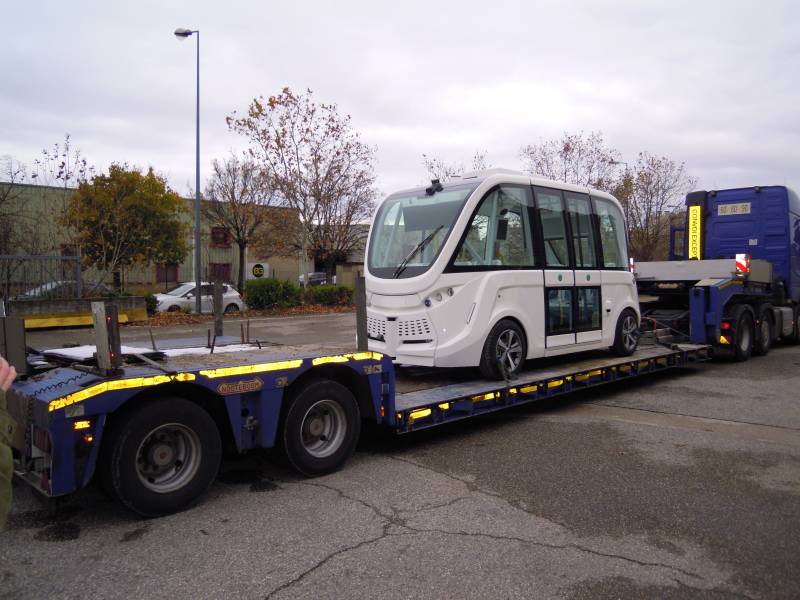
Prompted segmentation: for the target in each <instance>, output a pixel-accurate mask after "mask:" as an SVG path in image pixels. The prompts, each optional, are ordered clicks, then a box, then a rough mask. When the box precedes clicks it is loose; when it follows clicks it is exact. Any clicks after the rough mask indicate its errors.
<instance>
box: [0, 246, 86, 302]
mask: <svg viewBox="0 0 800 600" xmlns="http://www.w3.org/2000/svg"><path fill="white" fill-rule="evenodd" d="M85 288H86V285H85V282H84V281H83V278H82V274H81V264H80V259H79V258H78V257H77V256H33V255H25V254H20V255H7V254H0V298H2V299H3V300H6V301H8V300H70V299H74V298H81V297H83V295H84V292H85V291H86V289H85Z"/></svg>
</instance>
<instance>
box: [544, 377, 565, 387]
mask: <svg viewBox="0 0 800 600" xmlns="http://www.w3.org/2000/svg"><path fill="white" fill-rule="evenodd" d="M561 385H564V380H563V379H556V380H555V381H548V382H547V387H549V388H556V387H559V386H561Z"/></svg>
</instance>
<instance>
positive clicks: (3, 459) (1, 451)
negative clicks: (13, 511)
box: [0, 356, 17, 530]
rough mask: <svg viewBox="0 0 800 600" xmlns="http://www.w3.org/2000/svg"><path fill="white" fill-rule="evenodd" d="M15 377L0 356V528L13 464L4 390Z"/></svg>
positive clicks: (8, 501) (11, 430)
mask: <svg viewBox="0 0 800 600" xmlns="http://www.w3.org/2000/svg"><path fill="white" fill-rule="evenodd" d="M16 377H17V372H16V371H15V370H14V367H11V366H9V365H8V363H7V362H6V361H5V359H4V358H3V357H2V356H0V530H2V529H4V528H5V526H6V516H7V515H8V510H9V508H11V476H12V474H13V472H14V464H13V461H12V458H11V436H12V435H13V434H14V421H13V420H12V419H11V416H10V415H9V414H8V410H6V391H7V390H8V388H10V387H11V384H12V382H13V381H14V379H15V378H16Z"/></svg>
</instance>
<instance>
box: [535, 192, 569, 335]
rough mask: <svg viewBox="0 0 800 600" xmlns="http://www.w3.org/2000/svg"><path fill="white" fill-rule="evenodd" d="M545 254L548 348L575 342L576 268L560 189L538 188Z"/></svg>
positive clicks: (537, 201)
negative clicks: (573, 262) (574, 267)
mask: <svg viewBox="0 0 800 600" xmlns="http://www.w3.org/2000/svg"><path fill="white" fill-rule="evenodd" d="M534 191H535V194H536V210H537V213H538V217H539V218H538V221H539V227H540V230H541V236H540V240H541V244H542V253H543V256H544V268H545V271H544V285H545V289H544V304H545V319H544V321H545V347H546V348H548V349H552V348H560V347H567V346H573V345H575V271H574V269H573V268H572V261H571V258H570V254H571V252H570V247H569V243H568V235H567V220H566V215H565V212H564V201H563V198H562V194H561V191H560V190H554V189H550V188H540V187H536V188H534Z"/></svg>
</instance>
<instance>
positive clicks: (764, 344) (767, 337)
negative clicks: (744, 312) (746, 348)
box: [753, 304, 772, 356]
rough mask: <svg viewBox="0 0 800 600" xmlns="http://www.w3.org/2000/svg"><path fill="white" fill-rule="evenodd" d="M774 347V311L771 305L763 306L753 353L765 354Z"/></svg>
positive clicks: (757, 354)
mask: <svg viewBox="0 0 800 600" xmlns="http://www.w3.org/2000/svg"><path fill="white" fill-rule="evenodd" d="M771 348H772V311H771V310H770V308H769V305H766V304H765V305H764V306H762V307H761V308H760V309H759V311H758V326H757V327H756V339H755V343H754V344H753V354H754V355H756V356H764V355H765V354H767V353H768V352H769V351H770V349H771Z"/></svg>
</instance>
